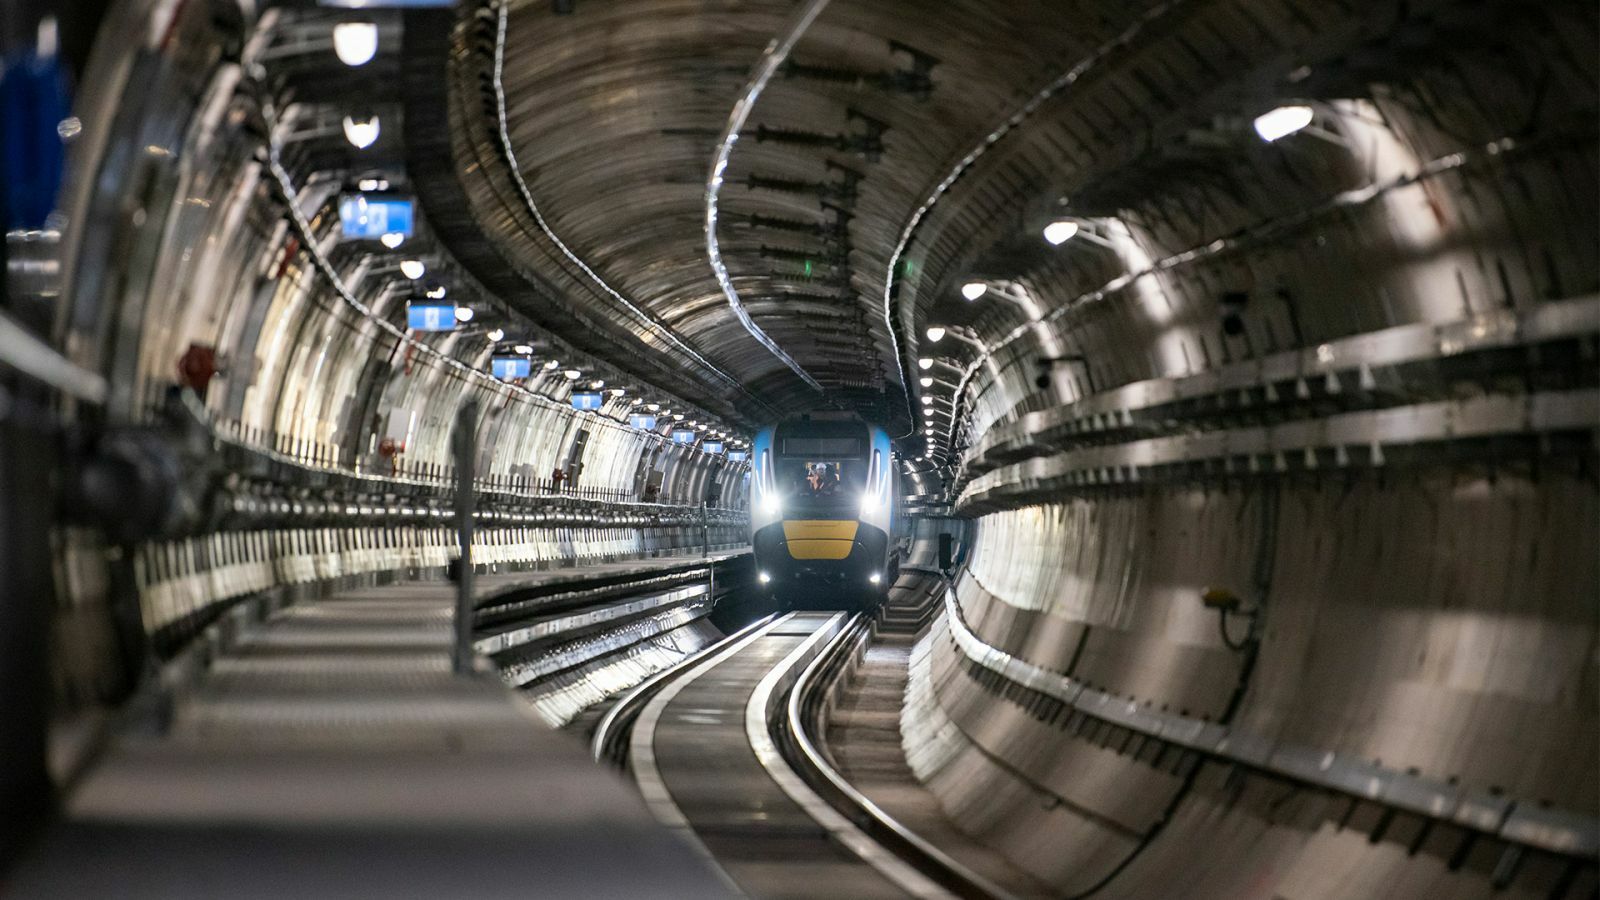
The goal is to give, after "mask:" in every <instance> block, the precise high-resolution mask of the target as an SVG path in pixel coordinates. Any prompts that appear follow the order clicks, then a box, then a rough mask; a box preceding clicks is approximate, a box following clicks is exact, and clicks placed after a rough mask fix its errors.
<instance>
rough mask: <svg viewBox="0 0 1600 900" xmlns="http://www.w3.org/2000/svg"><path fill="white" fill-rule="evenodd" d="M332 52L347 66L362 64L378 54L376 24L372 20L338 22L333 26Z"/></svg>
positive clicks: (370, 60)
mask: <svg viewBox="0 0 1600 900" xmlns="http://www.w3.org/2000/svg"><path fill="white" fill-rule="evenodd" d="M333 52H334V53H335V54H336V55H337V56H338V57H339V61H340V62H342V63H344V64H345V65H347V66H364V65H366V64H367V63H369V62H372V58H373V57H374V56H377V55H378V26H377V25H375V24H373V23H372V22H340V23H339V24H337V25H335V26H333Z"/></svg>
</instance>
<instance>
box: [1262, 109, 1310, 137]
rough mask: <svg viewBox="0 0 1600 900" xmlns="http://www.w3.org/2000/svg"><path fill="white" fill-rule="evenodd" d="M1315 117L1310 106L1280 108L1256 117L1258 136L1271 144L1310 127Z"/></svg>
mask: <svg viewBox="0 0 1600 900" xmlns="http://www.w3.org/2000/svg"><path fill="white" fill-rule="evenodd" d="M1315 115H1316V113H1315V112H1313V111H1312V109H1311V107H1309V106H1280V107H1278V108H1277V109H1274V110H1270V111H1268V112H1264V113H1262V114H1261V115H1259V116H1256V121H1255V126H1256V134H1258V135H1260V136H1261V139H1262V140H1263V141H1266V142H1267V143H1269V144H1270V143H1272V142H1273V141H1276V140H1278V139H1279V138H1286V137H1288V136H1289V135H1291V134H1294V133H1295V132H1296V131H1299V130H1300V129H1302V128H1304V127H1306V126H1307V125H1310V124H1311V120H1312V118H1314V117H1315Z"/></svg>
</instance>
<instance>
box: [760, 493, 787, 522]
mask: <svg viewBox="0 0 1600 900" xmlns="http://www.w3.org/2000/svg"><path fill="white" fill-rule="evenodd" d="M761 511H762V512H764V513H766V514H767V515H769V516H772V517H773V518H774V519H776V518H777V517H778V516H779V515H780V514H782V513H783V501H782V500H780V499H779V498H778V495H777V494H767V495H766V496H764V497H762V498H761Z"/></svg>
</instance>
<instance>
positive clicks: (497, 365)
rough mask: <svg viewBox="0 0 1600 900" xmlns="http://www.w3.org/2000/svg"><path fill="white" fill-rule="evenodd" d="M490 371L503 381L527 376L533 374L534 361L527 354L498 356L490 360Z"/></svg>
mask: <svg viewBox="0 0 1600 900" xmlns="http://www.w3.org/2000/svg"><path fill="white" fill-rule="evenodd" d="M489 371H490V372H493V373H494V377H496V378H498V379H500V380H501V381H510V380H511V379H513V378H527V377H528V376H529V375H532V374H533V363H532V362H530V361H529V360H528V358H527V357H526V356H496V357H494V358H493V359H491V360H489Z"/></svg>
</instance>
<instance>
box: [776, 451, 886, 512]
mask: <svg viewBox="0 0 1600 900" xmlns="http://www.w3.org/2000/svg"><path fill="white" fill-rule="evenodd" d="M775 474H776V476H777V483H778V495H779V496H780V497H782V498H783V505H784V518H786V519H793V518H806V517H808V516H810V517H817V518H851V519H853V518H855V517H856V514H857V512H858V511H859V510H860V508H861V491H862V489H863V488H864V487H865V486H866V483H867V464H866V462H865V461H863V460H860V459H849V458H844V459H841V458H838V457H827V456H797V457H781V458H779V460H778V463H777V467H776V473H775Z"/></svg>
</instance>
